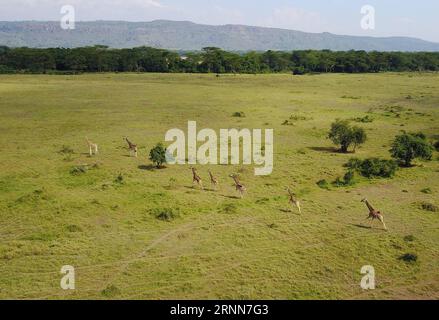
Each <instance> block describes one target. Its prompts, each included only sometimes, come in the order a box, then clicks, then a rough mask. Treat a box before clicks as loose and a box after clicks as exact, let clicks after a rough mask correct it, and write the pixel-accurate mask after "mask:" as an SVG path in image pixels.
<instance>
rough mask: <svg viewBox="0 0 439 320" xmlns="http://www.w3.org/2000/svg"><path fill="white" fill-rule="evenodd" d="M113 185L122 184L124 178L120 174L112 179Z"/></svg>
mask: <svg viewBox="0 0 439 320" xmlns="http://www.w3.org/2000/svg"><path fill="white" fill-rule="evenodd" d="M114 183H117V184H124V183H125V178H124V177H123V175H122V173H119V175H118V176H117V177H116V179H114Z"/></svg>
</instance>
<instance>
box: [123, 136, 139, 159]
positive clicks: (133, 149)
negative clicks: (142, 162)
mask: <svg viewBox="0 0 439 320" xmlns="http://www.w3.org/2000/svg"><path fill="white" fill-rule="evenodd" d="M125 141H126V142H127V143H128V148H129V149H130V155H131V154H134V156H135V157H136V158H137V150H138V149H137V144H134V143H132V142H131V141H130V140H128V138H125Z"/></svg>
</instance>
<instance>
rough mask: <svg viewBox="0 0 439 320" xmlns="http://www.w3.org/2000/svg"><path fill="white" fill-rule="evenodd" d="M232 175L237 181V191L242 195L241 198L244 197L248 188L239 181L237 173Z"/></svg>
mask: <svg viewBox="0 0 439 320" xmlns="http://www.w3.org/2000/svg"><path fill="white" fill-rule="evenodd" d="M230 177H231V178H232V179H233V181H234V182H235V187H236V191H238V192H239V194H240V195H241V199H242V198H243V197H244V192H246V191H247V188H246V187H245V186H244V185H243V184H242V183H241V182H239V178H238V176H237V175H236V174H231V175H230Z"/></svg>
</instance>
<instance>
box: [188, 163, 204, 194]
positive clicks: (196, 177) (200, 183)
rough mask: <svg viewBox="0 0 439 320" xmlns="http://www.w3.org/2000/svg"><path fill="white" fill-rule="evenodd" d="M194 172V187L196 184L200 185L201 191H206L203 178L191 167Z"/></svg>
mask: <svg viewBox="0 0 439 320" xmlns="http://www.w3.org/2000/svg"><path fill="white" fill-rule="evenodd" d="M191 170H192V175H193V179H192V185H194V184H195V183H196V184H198V185H199V186H200V188H201V189H203V190H204V187H203V180H202V179H201V177H200V176H199V175H198V173H197V169H195V168H194V167H191Z"/></svg>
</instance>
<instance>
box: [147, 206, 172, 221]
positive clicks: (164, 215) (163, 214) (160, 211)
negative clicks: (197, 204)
mask: <svg viewBox="0 0 439 320" xmlns="http://www.w3.org/2000/svg"><path fill="white" fill-rule="evenodd" d="M150 213H151V215H152V216H154V217H155V218H156V219H158V220H162V221H167V222H170V221H172V220H174V219H176V218H177V217H178V216H179V212H178V211H177V210H175V209H172V208H155V209H152V210H151V211H150Z"/></svg>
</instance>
